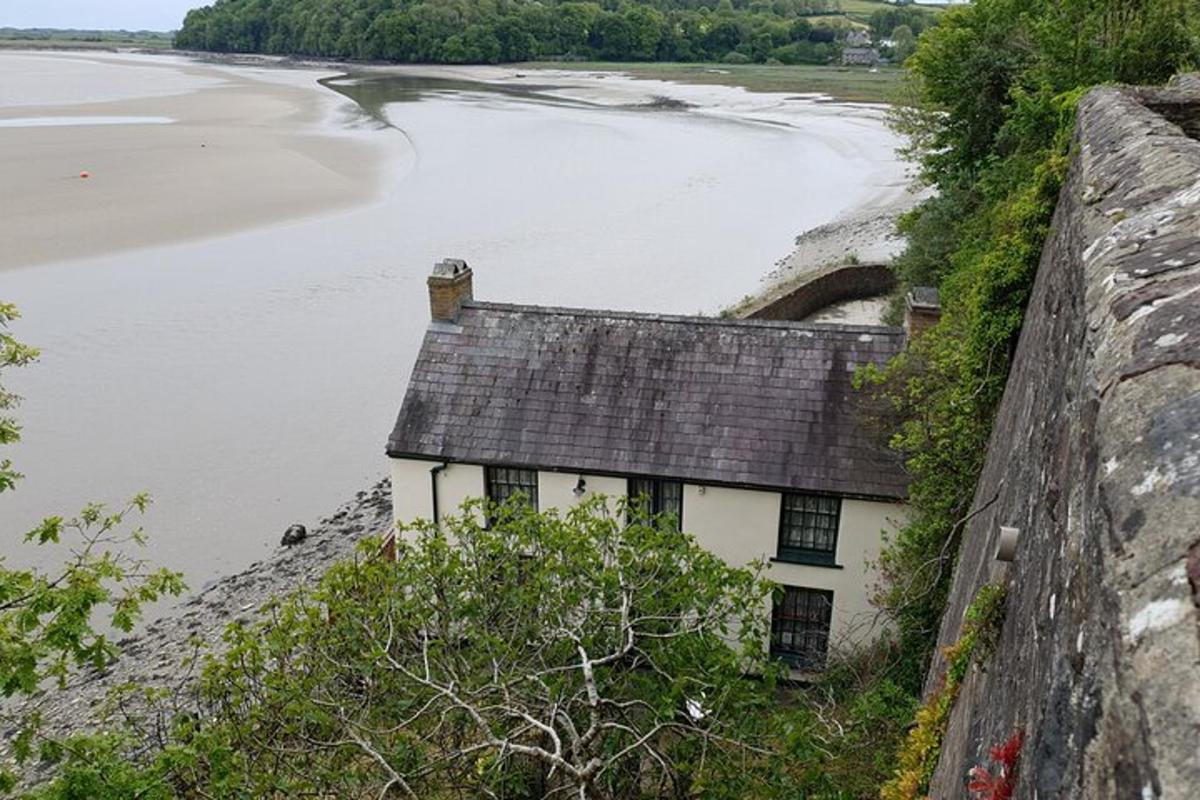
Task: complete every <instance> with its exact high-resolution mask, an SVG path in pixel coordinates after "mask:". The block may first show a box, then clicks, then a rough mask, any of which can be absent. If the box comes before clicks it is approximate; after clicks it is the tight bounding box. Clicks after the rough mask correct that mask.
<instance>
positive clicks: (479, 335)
mask: <svg viewBox="0 0 1200 800" xmlns="http://www.w3.org/2000/svg"><path fill="white" fill-rule="evenodd" d="M428 283H429V297H430V310H431V316H432V320H431V321H430V324H429V327H428V329H427V331H426V334H425V340H424V342H423V344H422V345H421V350H420V353H419V355H418V357H417V362H416V365H415V366H414V368H413V372H412V377H411V379H410V381H409V385H408V390H407V393H406V394H405V397H404V402H403V405H402V407H401V409H400V413H399V417H398V419H397V420H396V424H395V428H394V429H393V430H392V433H391V436H390V437H389V438H388V442H387V454H388V456H389V457H390V458H391V464H392V469H391V472H392V497H393V505H394V507H393V513H394V516H395V518H396V520H397V521H403V522H408V521H411V520H413V519H415V518H425V519H431V520H435V521H436V520H438V519H439V518H440V516H441V515H444V514H446V513H450V512H453V511H455V510H456V509H457V508H458V506H459V505H460V504H461V503H462V501H463V500H465V499H467V498H469V497H487V498H490V499H492V500H495V501H502V500H504V499H505V498H507V497H509V496H510V495H512V494H515V493H517V492H521V493H523V494H524V495H525V496H526V497H527V498H528V499H529V500H530V501H531V502H532V503H533V504H534V505H535V506H536V507H538V508H540V509H548V508H558V509H566V508H568V507H570V506H571V505H573V504H575V503H577V502H579V501H580V499H582V498H583V497H585V496H586V495H587V494H589V493H603V494H606V495H608V496H630V497H634V498H637V497H646V498H648V499H649V501H650V503H651V507H652V510H653V511H655V512H670V513H672V514H673V515H674V516H675V517H676V518H677V519H679V520H680V523H681V525H682V526H683V528H684V529H685V530H686V531H687V532H688V533H690V534H692V535H693V536H695V537H696V539H697V540H698V541H699V543H700V544H701V545H702V546H703V547H706V548H708V549H709V550H710V551H712V552H714V553H716V554H718V555H720V556H721V557H723V558H724V559H725V560H726V561H728V562H729V563H730V564H733V565H737V566H741V565H746V564H749V563H751V562H752V561H755V560H757V559H764V560H766V561H767V562H768V563H769V572H768V576H769V577H770V578H771V579H772V580H774V581H776V582H778V583H780V584H782V585H783V586H784V587H785V589H784V592H783V593H782V595H781V596H780V597H779V598H778V600H777V601H776V602H774V604H773V605H772V606H770V607H766V608H764V609H763V613H764V614H769V615H771V621H772V627H771V630H772V634H771V642H770V648H771V652H772V653H773V654H774V655H776V656H777V657H779V658H781V659H783V660H786V661H787V662H788V663H790V664H791V665H792V667H793V668H794V669H795V670H797V671H798V672H801V673H803V672H813V671H818V670H820V669H822V668H823V667H824V665H825V661H826V655H827V653H828V652H829V651H830V649H833V648H837V647H841V646H848V645H854V644H858V643H861V642H863V641H864V640H865V639H866V638H868V637H871V636H874V635H877V634H878V633H879V630H878V628H876V627H875V620H876V617H877V615H876V613H875V610H874V609H873V608H872V607H871V605H870V603H869V599H868V595H869V592H870V587H871V586H872V585H873V584H874V583H875V579H874V576H873V573H872V567H871V566H870V564H871V563H872V562H874V561H875V560H876V559H877V558H878V555H879V551H880V547H881V544H882V537H883V533H884V531H885V530H889V529H893V528H894V527H895V526H896V524H897V523H898V522H900V521H902V520H903V518H904V517H905V513H906V510H905V505H904V499H905V497H906V494H907V485H908V479H907V476H906V475H905V473H904V471H903V470H902V469H901V468H900V465H899V464H898V463H897V462H896V461H895V460H894V459H893V458H892V456H891V454H889V453H887V452H886V450H885V448H883V447H882V446H881V445H880V444H879V442H878V441H877V440H876V439H875V437H873V436H872V435H871V434H870V433H869V432H868V431H867V430H865V429H864V427H863V425H862V424H861V422H860V418H859V416H858V414H857V410H856V404H855V398H856V397H857V396H858V395H856V394H855V392H854V390H853V388H852V386H851V378H852V376H853V373H854V371H855V370H856V369H857V368H858V367H860V366H863V365H865V364H868V363H876V364H878V363H882V362H883V361H886V360H887V359H889V358H891V357H892V356H893V355H895V354H896V353H897V352H898V351H899V350H900V348H901V347H902V346H903V342H904V336H905V335H904V332H903V331H901V330H900V329H898V328H888V327H881V326H870V327H866V326H860V327H852V326H845V325H815V324H808V325H805V324H799V323H790V322H765V321H757V320H753V321H752V320H725V319H717V318H701V317H684V316H668V315H659V314H638V313H630V312H614V311H592V310H584V309H566V308H548V307H540V306H522V305H509V304H501V303H481V302H476V301H474V300H473V299H472V273H471V270H470V268H469V267H467V265H466V263H465V262H462V261H457V260H450V261H444V262H442V263H441V264H438V265H437V267H436V268H435V270H434V273H433V275H431V276H430V278H429V281H428Z"/></svg>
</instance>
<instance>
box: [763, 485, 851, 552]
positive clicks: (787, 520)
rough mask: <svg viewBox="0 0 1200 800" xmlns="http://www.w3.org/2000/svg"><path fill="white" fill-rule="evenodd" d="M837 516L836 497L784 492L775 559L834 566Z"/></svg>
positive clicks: (839, 509)
mask: <svg viewBox="0 0 1200 800" xmlns="http://www.w3.org/2000/svg"><path fill="white" fill-rule="evenodd" d="M841 516H842V500H841V498H839V497H827V496H825V495H816V494H785V495H784V496H783V508H782V511H781V512H780V515H779V554H778V558H779V560H780V561H798V562H800V563H803V564H818V565H824V566H834V560H835V557H836V555H837V535H838V524H839V522H840V521H841Z"/></svg>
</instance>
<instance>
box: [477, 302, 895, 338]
mask: <svg viewBox="0 0 1200 800" xmlns="http://www.w3.org/2000/svg"><path fill="white" fill-rule="evenodd" d="M462 308H464V309H478V310H480V311H512V312H519V313H522V314H545V315H547V316H576V317H593V318H599V317H617V318H621V319H630V320H643V321H646V322H665V323H670V324H681V325H683V324H704V325H714V326H723V327H742V328H776V329H782V330H797V331H809V332H815V333H859V334H862V333H869V334H875V335H880V336H903V335H904V329H903V328H898V327H893V326H891V325H844V324H841V323H836V322H791V321H787V320H768V319H738V318H727V317H705V316H699V315H695V314H661V313H655V312H648V311H615V310H610V309H597V308H570V307H567V306H539V305H532V304H523V303H495V302H485V301H482V300H466V301H464V302H463V304H462Z"/></svg>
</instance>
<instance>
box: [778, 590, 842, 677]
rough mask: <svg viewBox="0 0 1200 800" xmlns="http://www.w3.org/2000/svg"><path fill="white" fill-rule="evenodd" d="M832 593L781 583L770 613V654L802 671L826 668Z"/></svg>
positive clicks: (831, 613)
mask: <svg viewBox="0 0 1200 800" xmlns="http://www.w3.org/2000/svg"><path fill="white" fill-rule="evenodd" d="M832 617H833V592H827V591H824V590H822V589H804V588H800V587H798V586H784V587H783V593H782V594H776V596H775V608H774V610H773V612H772V614H771V655H772V656H773V657H775V658H779V659H782V660H784V661H786V662H787V663H788V664H789V665H791V666H792V667H793V668H795V669H798V670H802V671H804V672H820V671H821V670H823V669H825V659H826V656H827V653H828V650H829V623H830V620H831V619H832Z"/></svg>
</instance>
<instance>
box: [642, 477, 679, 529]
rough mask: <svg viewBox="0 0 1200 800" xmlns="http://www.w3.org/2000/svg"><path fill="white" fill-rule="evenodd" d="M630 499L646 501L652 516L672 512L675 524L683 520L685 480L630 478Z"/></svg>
mask: <svg viewBox="0 0 1200 800" xmlns="http://www.w3.org/2000/svg"><path fill="white" fill-rule="evenodd" d="M629 500H630V502H631V503H637V502H640V501H643V500H644V501H645V502H646V504H647V508H646V510H647V511H648V512H649V513H650V514H651V515H652V516H658V515H659V514H670V515H672V516H673V517H674V518H675V524H676V525H679V524H682V522H683V482H682V481H669V480H660V479H657V478H630V479H629Z"/></svg>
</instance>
